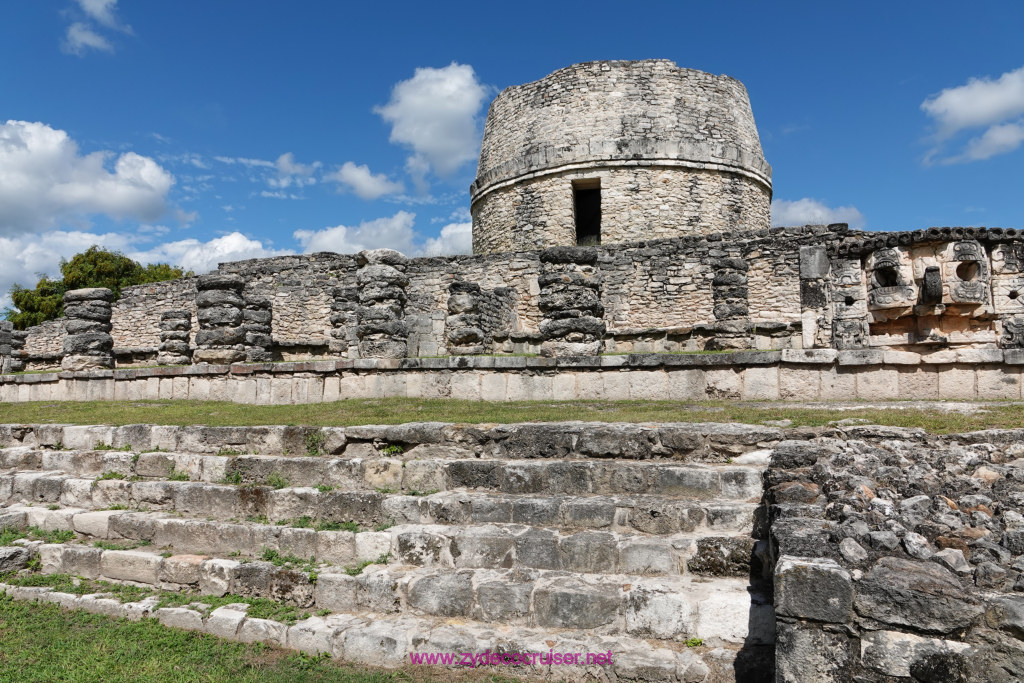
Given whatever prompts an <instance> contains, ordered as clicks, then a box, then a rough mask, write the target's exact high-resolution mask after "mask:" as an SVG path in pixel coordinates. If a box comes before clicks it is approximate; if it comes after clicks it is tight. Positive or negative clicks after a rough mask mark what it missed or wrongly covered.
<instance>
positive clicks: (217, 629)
mask: <svg viewBox="0 0 1024 683" xmlns="http://www.w3.org/2000/svg"><path fill="white" fill-rule="evenodd" d="M247 608H248V605H246V604H244V603H239V604H232V605H225V606H223V607H218V608H217V609H215V610H213V611H212V612H210V616H208V617H207V618H206V632H207V633H209V634H210V635H213V636H217V637H218V638H228V639H231V640H237V638H238V631H239V629H241V627H242V622H244V621H245V617H246V609H247Z"/></svg>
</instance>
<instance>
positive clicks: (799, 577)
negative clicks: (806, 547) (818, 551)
mask: <svg viewBox="0 0 1024 683" xmlns="http://www.w3.org/2000/svg"><path fill="white" fill-rule="evenodd" d="M852 606H853V582H852V580H851V578H850V574H849V572H847V571H846V570H845V569H843V568H842V567H840V566H839V564H838V563H836V562H835V561H834V560H828V559H812V558H799V557H792V556H788V555H787V556H783V557H781V558H780V559H779V561H778V562H777V563H776V565H775V611H776V612H777V613H779V614H781V615H783V616H789V617H796V618H798V619H810V620H813V621H824V622H831V623H845V622H847V621H848V620H849V619H850V615H851V609H852Z"/></svg>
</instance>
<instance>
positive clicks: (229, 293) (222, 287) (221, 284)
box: [192, 273, 245, 363]
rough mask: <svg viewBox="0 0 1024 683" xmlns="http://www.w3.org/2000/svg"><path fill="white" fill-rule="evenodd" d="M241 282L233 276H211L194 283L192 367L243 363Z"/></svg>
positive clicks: (214, 274) (243, 339)
mask: <svg viewBox="0 0 1024 683" xmlns="http://www.w3.org/2000/svg"><path fill="white" fill-rule="evenodd" d="M244 286H245V281H244V280H242V278H240V277H238V276H237V275H224V274H220V273H213V274H211V275H204V276H202V277H200V278H199V280H198V281H197V282H196V289H197V290H198V293H197V294H196V307H197V309H198V311H197V314H196V315H197V317H198V319H199V331H198V332H197V333H196V350H195V351H194V352H193V353H192V362H193V363H237V362H238V361H241V360H245V327H244V326H243V324H242V323H243V320H244V315H243V313H242V309H243V308H244V307H245V300H244V299H243V298H242V294H241V292H242V288H243V287H244Z"/></svg>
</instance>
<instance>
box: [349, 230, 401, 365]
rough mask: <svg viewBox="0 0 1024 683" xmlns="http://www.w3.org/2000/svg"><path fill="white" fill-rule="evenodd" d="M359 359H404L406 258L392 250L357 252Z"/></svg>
mask: <svg viewBox="0 0 1024 683" xmlns="http://www.w3.org/2000/svg"><path fill="white" fill-rule="evenodd" d="M357 261H358V263H359V265H360V268H359V271H358V272H357V273H356V283H357V284H358V286H359V309H358V311H357V318H358V321H359V332H358V334H359V355H360V357H362V358H405V356H406V353H407V351H408V338H409V326H408V325H407V324H406V322H405V302H406V300H407V299H406V295H405V288H406V287H407V286H408V284H409V278H408V276H407V275H406V274H405V264H406V258H405V256H403V255H402V254H400V253H398V252H397V251H394V250H393V249H374V250H371V251H362V252H359V254H358V257H357Z"/></svg>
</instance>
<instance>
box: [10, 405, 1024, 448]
mask: <svg viewBox="0 0 1024 683" xmlns="http://www.w3.org/2000/svg"><path fill="white" fill-rule="evenodd" d="M848 405H849V404H848ZM852 405H856V404H855V403H854V404H852ZM891 406H897V408H893V407H891ZM898 406H899V402H891V404H890V406H887V407H885V408H868V407H865V408H854V409H843V410H836V409H831V408H828V407H822V404H820V403H819V404H814V405H812V406H808V407H802V406H798V405H793V404H779V403H773V402H770V401H764V402H756V401H750V402H740V401H639V400H638V401H589V400H579V401H512V402H508V403H490V402H487V401H464V400H454V399H412V398H386V399H349V400H345V401H338V402H334V403H311V404H306V405H281V406H253V405H240V404H234V403H225V402H212V401H167V400H165V401H89V402H63V401H60V402H56V401H55V402H50V401H37V402H30V403H4V404H2V405H0V423H51V424H52V423H65V424H110V425H125V424H139V423H154V424H165V425H211V426H253V425H312V426H338V427H344V426H352V425H364V424H401V423H405V422H419V421H433V420H439V421H452V422H462V423H470V424H481V423H509V422H559V421H566V420H582V421H589V422H634V423H645V422H743V423H752V424H759V423H763V422H765V421H766V420H789V421H791V422H792V425H793V426H794V427H821V426H825V425H827V424H828V423H829V422H833V421H835V420H841V419H846V418H861V419H865V420H868V421H869V422H871V423H872V424H881V425H890V426H894V427H922V428H924V429H926V430H928V431H929V432H932V433H937V434H949V433H956V432H964V431H972V430H977V429H991V428H1006V429H1009V428H1022V427H1024V409H1022V408H1021V406H1020V405H1019V404H1013V403H999V402H986V405H985V408H984V410H979V411H977V412H973V413H960V412H945V411H939V410H921V409H918V408H915V407H911V406H910V405H909V404H908V407H907V408H906V409H902V408H898ZM221 454H223V455H227V454H228V452H225V451H222V452H221ZM230 454H232V455H235V454H237V453H235V452H234V451H231V452H230Z"/></svg>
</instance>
